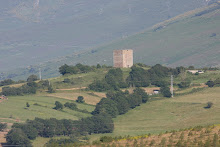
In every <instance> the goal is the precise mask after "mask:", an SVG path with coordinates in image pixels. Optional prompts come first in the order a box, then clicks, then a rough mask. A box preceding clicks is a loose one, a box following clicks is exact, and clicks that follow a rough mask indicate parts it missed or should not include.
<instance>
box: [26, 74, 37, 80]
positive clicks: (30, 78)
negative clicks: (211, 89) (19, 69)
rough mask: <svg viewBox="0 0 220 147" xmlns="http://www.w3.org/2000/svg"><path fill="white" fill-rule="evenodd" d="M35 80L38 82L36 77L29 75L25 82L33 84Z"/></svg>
mask: <svg viewBox="0 0 220 147" xmlns="http://www.w3.org/2000/svg"><path fill="white" fill-rule="evenodd" d="M37 80H38V77H37V76H36V75H30V76H29V77H28V78H27V82H34V81H37Z"/></svg>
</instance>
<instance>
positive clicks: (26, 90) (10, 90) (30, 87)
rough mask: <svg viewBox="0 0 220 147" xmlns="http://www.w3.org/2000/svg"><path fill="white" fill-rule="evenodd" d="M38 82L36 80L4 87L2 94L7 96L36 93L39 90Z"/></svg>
mask: <svg viewBox="0 0 220 147" xmlns="http://www.w3.org/2000/svg"><path fill="white" fill-rule="evenodd" d="M36 85H37V84H36V83H35V82H30V83H27V84H25V85H23V86H21V87H18V88H16V87H3V88H2V94H3V95H6V96H11V95H13V96H16V95H24V94H35V93H36V90H37V86H36Z"/></svg>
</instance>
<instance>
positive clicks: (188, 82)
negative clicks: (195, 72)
mask: <svg viewBox="0 0 220 147" xmlns="http://www.w3.org/2000/svg"><path fill="white" fill-rule="evenodd" d="M190 84H191V81H190V80H185V81H183V82H181V83H180V84H178V86H179V88H188V87H190Z"/></svg>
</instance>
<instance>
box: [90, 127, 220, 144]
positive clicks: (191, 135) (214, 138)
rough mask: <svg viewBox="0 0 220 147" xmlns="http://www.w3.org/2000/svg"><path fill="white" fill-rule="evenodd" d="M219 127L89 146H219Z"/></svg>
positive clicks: (184, 130)
mask: <svg viewBox="0 0 220 147" xmlns="http://www.w3.org/2000/svg"><path fill="white" fill-rule="evenodd" d="M219 130H220V127H219V124H218V125H212V126H205V127H202V126H196V127H192V128H186V129H181V130H179V131H177V130H173V131H170V132H166V133H161V134H159V135H141V136H135V137H125V138H121V139H120V138H113V140H114V141H112V142H111V143H107V141H106V142H104V143H103V142H100V141H96V142H94V143H93V145H91V146H121V147H128V146H141V147H142V146H155V147H156V146H162V147H165V146H169V147H172V146H184V147H186V146H194V147H197V146H198V147H201V146H219V144H220V140H219V135H220V132H219Z"/></svg>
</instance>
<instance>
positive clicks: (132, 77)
mask: <svg viewBox="0 0 220 147" xmlns="http://www.w3.org/2000/svg"><path fill="white" fill-rule="evenodd" d="M127 83H128V84H129V85H132V86H135V87H148V86H149V85H150V77H149V73H148V72H147V71H146V70H144V69H143V68H141V67H136V66H132V68H131V72H130V73H129V76H128V78H127Z"/></svg>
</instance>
